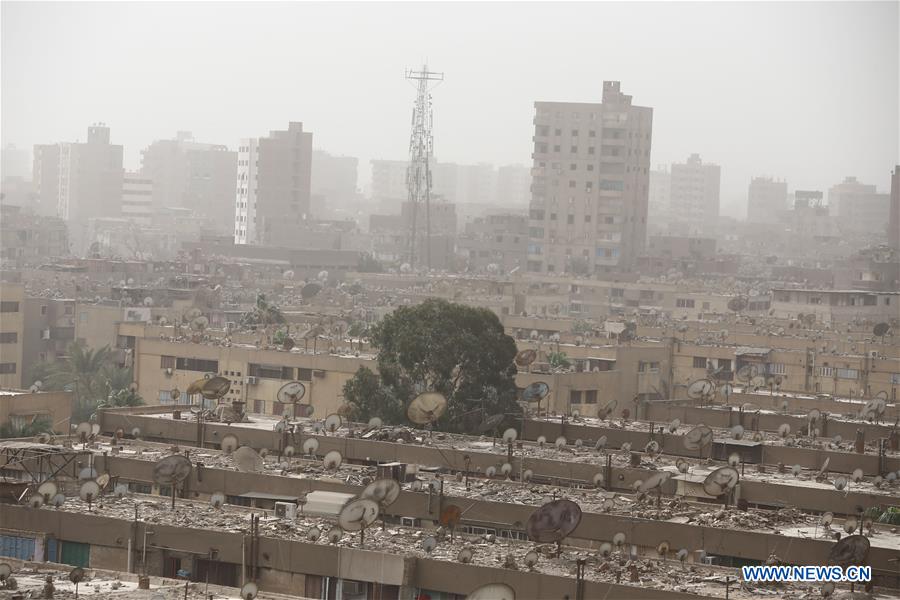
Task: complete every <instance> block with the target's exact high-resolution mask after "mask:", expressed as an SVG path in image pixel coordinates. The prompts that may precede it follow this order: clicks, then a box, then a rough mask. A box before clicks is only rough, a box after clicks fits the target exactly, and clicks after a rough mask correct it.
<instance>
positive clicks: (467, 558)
mask: <svg viewBox="0 0 900 600" xmlns="http://www.w3.org/2000/svg"><path fill="white" fill-rule="evenodd" d="M474 555H475V553H474V552H472V549H471V548H463V549H462V550H460V551H459V554H457V555H456V560H458V561H459V562H461V563H463V564H468V563H470V562H472V557H473V556H474Z"/></svg>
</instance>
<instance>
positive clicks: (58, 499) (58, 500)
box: [50, 494, 66, 508]
mask: <svg viewBox="0 0 900 600" xmlns="http://www.w3.org/2000/svg"><path fill="white" fill-rule="evenodd" d="M65 503H66V497H65V496H64V495H62V494H56V495H55V496H53V498H51V499H50V504H51V505H53V506H55V507H56V508H59V507H60V506H62V505H63V504H65Z"/></svg>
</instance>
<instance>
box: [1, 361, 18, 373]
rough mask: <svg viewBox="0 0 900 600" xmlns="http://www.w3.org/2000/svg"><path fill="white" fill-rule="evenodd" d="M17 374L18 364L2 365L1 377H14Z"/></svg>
mask: <svg viewBox="0 0 900 600" xmlns="http://www.w3.org/2000/svg"><path fill="white" fill-rule="evenodd" d="M15 372H16V363H0V375H13V374H15Z"/></svg>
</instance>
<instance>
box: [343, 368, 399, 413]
mask: <svg viewBox="0 0 900 600" xmlns="http://www.w3.org/2000/svg"><path fill="white" fill-rule="evenodd" d="M344 399H345V400H346V401H347V402H352V403H353V404H354V405H356V409H355V410H354V411H353V414H352V415H351V418H353V419H354V420H356V421H360V422H366V421H368V420H369V419H371V418H372V417H380V418H381V419H382V421H384V422H385V423H402V422H403V421H404V420H405V419H406V417H405V416H404V412H403V411H404V405H403V401H402V400H400V399H399V398H397V396H396V395H394V394H393V393H392V391H391V390H389V389H388V388H387V387H385V386H383V385H382V382H381V378H380V377H379V376H378V375H377V374H375V373H374V372H373V371H372V370H371V369H370V368H368V367H360V368H359V369H358V370H357V371H356V373H355V374H354V375H353V377H352V378H351V379H349V380H347V382H346V383H345V384H344Z"/></svg>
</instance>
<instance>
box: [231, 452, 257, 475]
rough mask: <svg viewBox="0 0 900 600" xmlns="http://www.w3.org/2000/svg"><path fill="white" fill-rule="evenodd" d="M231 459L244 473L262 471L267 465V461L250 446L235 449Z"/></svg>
mask: <svg viewBox="0 0 900 600" xmlns="http://www.w3.org/2000/svg"><path fill="white" fill-rule="evenodd" d="M231 459H232V460H233V461H234V466H236V467H237V470H238V471H241V472H244V473H252V472H254V471H262V470H263V467H265V461H263V459H262V457H261V456H260V455H259V454H257V453H256V450H254V449H253V448H250V447H249V446H241V447H240V448H238V449H237V450H235V451H234V454H233V455H232V457H231Z"/></svg>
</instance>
